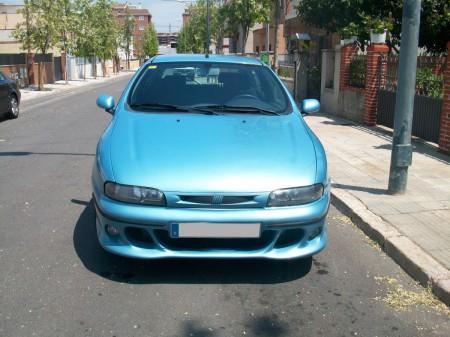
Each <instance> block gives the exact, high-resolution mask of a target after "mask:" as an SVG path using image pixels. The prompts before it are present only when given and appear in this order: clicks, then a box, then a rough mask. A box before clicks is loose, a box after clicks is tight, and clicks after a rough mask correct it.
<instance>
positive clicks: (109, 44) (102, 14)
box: [92, 0, 119, 60]
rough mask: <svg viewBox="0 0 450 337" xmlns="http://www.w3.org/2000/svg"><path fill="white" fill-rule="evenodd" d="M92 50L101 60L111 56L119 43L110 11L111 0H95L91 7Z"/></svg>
mask: <svg viewBox="0 0 450 337" xmlns="http://www.w3.org/2000/svg"><path fill="white" fill-rule="evenodd" d="M92 21H93V22H92V23H93V24H92V29H93V35H94V37H93V41H92V42H93V43H92V50H93V51H94V53H95V55H96V56H98V57H100V59H102V60H106V59H109V58H112V57H113V56H114V55H115V54H116V52H117V48H118V47H119V44H118V42H117V40H118V39H117V35H118V25H117V22H116V19H115V17H114V15H113V11H112V2H111V0H97V1H96V2H95V3H94V5H93V7H92Z"/></svg>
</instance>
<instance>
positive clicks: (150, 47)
mask: <svg viewBox="0 0 450 337" xmlns="http://www.w3.org/2000/svg"><path fill="white" fill-rule="evenodd" d="M142 54H143V55H142V56H144V57H145V56H147V57H152V56H155V55H156V54H158V36H157V34H156V30H155V27H154V26H153V25H150V26H148V27H147V29H146V30H145V32H144V35H143V37H142Z"/></svg>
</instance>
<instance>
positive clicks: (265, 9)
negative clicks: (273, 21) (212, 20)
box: [221, 0, 272, 54]
mask: <svg viewBox="0 0 450 337" xmlns="http://www.w3.org/2000/svg"><path fill="white" fill-rule="evenodd" d="M271 8H272V0H233V1H230V2H228V3H227V4H225V5H224V6H223V7H222V9H221V10H222V11H224V17H225V18H226V24H227V25H228V27H230V28H231V29H233V30H234V33H235V34H236V33H237V32H236V29H237V27H239V26H240V27H241V29H242V34H243V36H242V54H245V45H246V44H247V39H248V34H249V32H250V28H251V27H253V26H254V25H255V24H256V23H267V22H268V21H269V19H270V11H271Z"/></svg>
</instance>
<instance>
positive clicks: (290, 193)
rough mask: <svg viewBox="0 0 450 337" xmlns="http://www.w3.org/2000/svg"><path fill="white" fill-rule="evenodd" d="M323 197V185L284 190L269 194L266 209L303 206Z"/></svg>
mask: <svg viewBox="0 0 450 337" xmlns="http://www.w3.org/2000/svg"><path fill="white" fill-rule="evenodd" d="M322 195H323V185H322V184H316V185H311V186H305V187H295V188H286V189H282V190H276V191H273V192H271V193H270V195H269V199H268V201H267V206H268V207H281V206H294V205H303V204H308V203H310V202H313V201H316V200H318V199H320V197H322Z"/></svg>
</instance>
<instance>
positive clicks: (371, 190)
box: [305, 115, 450, 305]
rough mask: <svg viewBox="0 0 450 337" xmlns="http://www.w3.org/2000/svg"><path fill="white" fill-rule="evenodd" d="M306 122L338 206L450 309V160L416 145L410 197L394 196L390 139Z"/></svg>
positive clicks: (324, 121) (341, 124)
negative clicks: (390, 186) (323, 154)
mask: <svg viewBox="0 0 450 337" xmlns="http://www.w3.org/2000/svg"><path fill="white" fill-rule="evenodd" d="M305 120H306V122H307V123H308V125H309V126H310V127H311V129H312V130H313V131H314V132H315V133H316V135H317V136H318V137H319V138H320V140H321V141H322V143H323V145H324V147H325V149H326V151H327V156H328V162H329V172H330V176H331V179H332V193H333V199H334V201H335V203H336V204H338V205H341V206H343V208H344V210H346V211H347V213H348V215H350V216H351V217H352V219H354V220H355V218H356V221H355V222H356V223H357V224H358V225H359V226H360V227H361V228H362V229H363V230H364V231H365V232H366V234H368V235H369V236H370V237H371V238H372V239H374V240H375V241H377V242H378V243H380V245H381V246H382V247H383V249H384V250H385V251H386V252H387V253H388V255H390V256H391V257H392V258H393V259H394V260H396V261H397V262H398V263H399V264H400V265H401V266H402V267H403V268H404V269H405V270H406V271H407V272H408V273H409V274H410V275H411V276H413V277H414V278H415V279H416V280H418V281H419V282H421V283H422V284H423V285H427V284H430V283H431V285H432V287H433V291H434V292H435V293H436V294H437V295H438V296H439V297H440V298H441V299H442V300H443V301H444V302H446V303H447V305H450V272H449V269H450V157H448V156H445V155H443V154H440V153H438V152H437V151H436V150H435V149H433V148H431V147H430V146H429V145H425V144H421V143H419V142H414V153H413V164H412V166H411V167H410V169H409V179H408V190H407V193H406V194H405V195H402V196H391V195H388V194H387V186H388V180H389V166H390V156H391V142H392V138H391V137H390V135H388V134H387V133H386V132H382V131H381V130H380V129H379V128H377V127H374V128H372V127H363V126H360V125H356V124H353V123H351V122H349V121H347V120H344V119H340V118H337V117H334V116H333V117H331V116H325V115H311V116H307V117H306V118H305Z"/></svg>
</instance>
